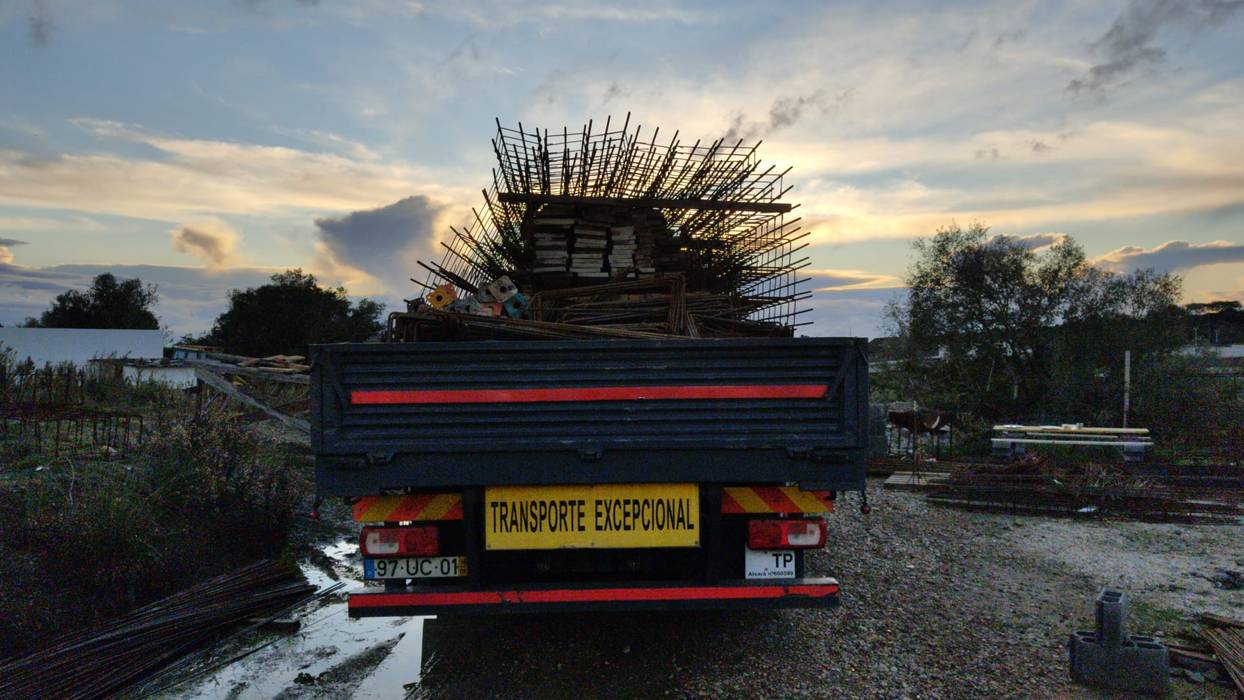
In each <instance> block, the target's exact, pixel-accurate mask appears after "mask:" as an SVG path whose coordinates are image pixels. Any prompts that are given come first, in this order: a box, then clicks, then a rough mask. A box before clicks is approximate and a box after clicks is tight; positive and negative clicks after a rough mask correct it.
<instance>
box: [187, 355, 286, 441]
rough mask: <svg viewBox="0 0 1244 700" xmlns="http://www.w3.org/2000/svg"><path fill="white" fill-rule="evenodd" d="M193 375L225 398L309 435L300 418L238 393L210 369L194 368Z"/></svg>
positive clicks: (227, 381) (235, 388) (236, 389)
mask: <svg viewBox="0 0 1244 700" xmlns="http://www.w3.org/2000/svg"><path fill="white" fill-rule="evenodd" d="M194 374H195V376H196V377H198V379H199V381H201V382H203V383H204V384H206V385H208V386H210V387H211V388H213V389H215V390H216V391H219V392H220V393H222V394H224V395H225V396H227V397H229V398H231V399H233V400H235V401H237V402H239V403H243V404H246V405H247V406H250V407H251V408H255V409H258V410H260V411H263V412H264V413H266V414H268V415H269V416H272V417H273V418H275V419H277V420H279V421H281V422H282V423H284V424H285V425H287V426H289V427H291V428H293V429H295V430H299V431H301V432H303V433H306V434H308V435H310V434H311V423H309V422H308V421H305V420H303V419H301V418H295V417H293V416H291V415H288V414H285V413H282V412H280V411H278V410H276V409H275V408H272V407H271V406H269V405H268V404H266V403H264V402H262V401H260V400H259V399H257V398H255V397H253V396H250V395H248V394H245V393H243V392H241V391H239V390H238V388H237V387H236V386H234V385H233V384H232V383H230V382H229V380H227V379H225V378H224V377H222V376H220V375H219V374H216V373H215V372H213V371H211V370H210V369H207V368H206V367H195V368H194Z"/></svg>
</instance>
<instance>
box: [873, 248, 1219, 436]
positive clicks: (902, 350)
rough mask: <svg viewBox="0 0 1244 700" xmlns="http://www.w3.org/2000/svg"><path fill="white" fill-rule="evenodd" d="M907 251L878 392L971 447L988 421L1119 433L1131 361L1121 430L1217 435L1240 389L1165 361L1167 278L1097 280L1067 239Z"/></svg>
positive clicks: (1174, 334) (1173, 342)
mask: <svg viewBox="0 0 1244 700" xmlns="http://www.w3.org/2000/svg"><path fill="white" fill-rule="evenodd" d="M913 247H914V251H915V253H916V259H915V261H914V262H913V263H912V265H911V267H910V269H909V270H908V275H907V280H906V281H907V286H908V289H909V291H908V294H907V298H906V299H905V300H902V301H900V302H898V303H895V304H893V305H892V306H891V307H890V308H889V310H888V312H887V315H888V320H889V322H890V323H891V325H892V326H893V328H894V331H895V333H894V334H895V336H896V338H895V339H894V340H893V341H892V342H890V343H887V344H885V346H884V347H885V350H886V354H887V355H888V357H885V358H882V359H890V360H892V361H893V362H894V364H893V368H894V371H891V372H887V373H884V374H883V375H882V376H879V377H877V380H876V384H877V386H878V390H879V393H880V394H881V395H883V396H887V397H889V398H896V399H915V400H917V401H919V402H920V403H921V404H922V405H925V406H930V407H935V408H942V409H949V410H956V411H960V412H962V414H963V415H964V419H965V420H964V422H965V423H966V424H967V426H968V428H969V429H968V430H967V431H966V432H967V433H969V434H968V435H967V436H966V437H968V438H969V444H970V438H971V433H972V432H977V433H983V432H984V431H985V430H987V429H988V427H989V426H990V425H992V424H994V423H997V422H1042V423H1051V422H1053V423H1064V422H1082V423H1086V424H1095V425H1120V424H1121V423H1122V421H1123V415H1122V412H1123V408H1122V406H1123V400H1122V399H1123V383H1124V382H1123V372H1124V360H1123V358H1124V352H1125V351H1130V352H1131V358H1132V407H1131V411H1130V416H1129V419H1130V423H1131V424H1132V425H1143V426H1146V427H1149V428H1151V429H1153V430H1154V431H1155V437H1158V438H1159V444H1162V441H1163V439H1165V440H1166V444H1167V445H1176V444H1178V445H1184V446H1187V447H1190V448H1191V447H1193V446H1195V447H1196V448H1197V449H1200V450H1202V451H1204V450H1205V449H1210V448H1212V446H1213V445H1214V444H1216V443H1215V442H1214V441H1215V440H1217V439H1219V438H1220V437H1221V436H1223V435H1224V434H1225V431H1227V430H1229V423H1230V420H1229V416H1230V414H1231V412H1232V411H1238V410H1239V407H1240V403H1239V392H1238V391H1236V390H1235V388H1234V385H1232V384H1230V383H1222V382H1217V381H1215V380H1213V379H1210V378H1208V377H1207V376H1206V374H1205V373H1204V372H1203V371H1202V369H1203V368H1202V367H1201V366H1200V365H1198V363H1197V361H1196V360H1194V359H1190V358H1185V357H1181V356H1179V355H1178V354H1177V352H1176V351H1177V350H1178V349H1179V348H1180V347H1181V346H1183V345H1185V344H1186V343H1187V337H1188V331H1187V326H1186V325H1185V319H1186V318H1187V316H1188V312H1187V311H1185V310H1183V309H1181V308H1180V307H1179V306H1178V301H1179V296H1180V290H1181V282H1180V279H1179V278H1178V277H1176V276H1174V275H1170V274H1159V273H1156V272H1153V271H1149V270H1142V271H1137V272H1133V273H1130V274H1116V273H1112V272H1108V271H1105V270H1102V269H1100V268H1097V267H1095V266H1093V265H1092V264H1090V263H1089V261H1088V259H1087V257H1086V256H1085V254H1084V250H1083V249H1082V248H1081V247H1080V246H1079V245H1078V244H1077V243H1076V242H1075V241H1074V240H1072V239H1071V238H1064V239H1063V240H1061V241H1059V242H1057V243H1055V244H1054V245H1052V246H1049V247H1046V248H1044V249H1040V250H1033V249H1031V248H1030V247H1028V246H1025V245H1024V244H1023V242H1022V241H1020V240H1017V239H1014V238H1009V237H1002V236H996V237H991V236H990V235H989V230H988V229H987V228H986V227H984V226H981V225H979V224H977V225H974V226H972V227H970V228H967V229H963V228H960V227H958V226H951V227H948V228H944V229H941V230H939V231H938V232H937V234H936V235H935V236H934V237H933V238H931V239H927V240H920V241H917V242H916V243H915V244H914V246H913ZM1175 411H1178V413H1176V412H1175ZM1236 415H1238V413H1237V414H1236ZM1189 416H1195V418H1190V417H1189ZM973 429H974V430H973ZM978 437H979V436H978ZM1194 443H1195V445H1194ZM982 444H983V443H982Z"/></svg>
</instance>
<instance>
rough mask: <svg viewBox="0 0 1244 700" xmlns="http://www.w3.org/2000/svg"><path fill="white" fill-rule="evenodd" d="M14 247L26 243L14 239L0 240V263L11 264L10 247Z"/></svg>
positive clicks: (11, 254)
mask: <svg viewBox="0 0 1244 700" xmlns="http://www.w3.org/2000/svg"><path fill="white" fill-rule="evenodd" d="M15 245H26V241H19V240H17V239H16V238H0V263H11V262H13V251H12V247H13V246H15Z"/></svg>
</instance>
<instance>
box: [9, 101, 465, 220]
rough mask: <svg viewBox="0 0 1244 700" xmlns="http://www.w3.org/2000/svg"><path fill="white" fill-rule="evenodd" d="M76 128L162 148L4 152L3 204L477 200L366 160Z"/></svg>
mask: <svg viewBox="0 0 1244 700" xmlns="http://www.w3.org/2000/svg"><path fill="white" fill-rule="evenodd" d="M74 123H75V124H76V125H77V126H79V127H81V128H84V129H87V130H89V131H91V132H92V133H93V134H94V135H95V136H97V137H99V138H100V139H102V140H104V141H105V142H107V141H121V142H132V143H140V144H143V145H145V146H149V147H150V148H151V149H154V153H153V154H151V155H148V156H144V157H137V156H134V157H131V156H122V155H113V154H107V153H62V154H55V155H51V156H45V155H39V154H34V153H28V152H23V151H17V150H4V149H3V148H0V204H5V203H7V204H13V205H17V206H23V207H44V208H48V209H68V210H73V211H87V212H95V213H101V214H113V215H118V216H128V217H133V218H139V219H151V220H157V221H171V222H179V221H187V220H192V219H197V218H201V217H203V216H221V215H228V214H245V215H271V214H302V213H305V212H307V211H308V210H310V211H316V212H321V213H323V212H347V211H351V210H356V209H361V208H364V207H367V206H372V205H374V203H375V202H377V201H385V200H388V201H393V200H396V199H398V198H399V197H402V196H403V195H404V194H406V193H408V192H410V191H411V190H412V189H419V190H420V191H422V192H425V193H428V194H429V195H430V196H437V197H438V198H440V199H445V200H449V201H472V200H473V199H474V196H472V193H473V192H474V191H475V190H474V184H476V183H475V182H472V183H471V186H470V187H468V186H467V185H466V183H464V184H463V185H462V186H460V187H455V186H452V185H446V184H443V183H444V182H445V181H446V179H447V178H445V177H443V176H442V177H437V176H436V175H433V174H432V173H431V172H430V171H427V170H424V169H421V168H417V167H413V166H409V165H406V164H403V163H393V162H386V161H380V160H376V159H371V158H367V157H359V156H360V155H364V154H355V156H353V157H351V156H349V155H342V154H337V153H324V152H313V151H305V150H300V149H296V148H287V147H283V146H264V145H256V144H250V143H236V142H230V141H210V140H202V139H184V138H171V137H166V136H161V135H158V134H152V133H150V132H148V131H146V130H144V129H142V128H141V127H137V126H134V125H130V124H122V123H117V122H108V121H100V120H94V119H77V120H74Z"/></svg>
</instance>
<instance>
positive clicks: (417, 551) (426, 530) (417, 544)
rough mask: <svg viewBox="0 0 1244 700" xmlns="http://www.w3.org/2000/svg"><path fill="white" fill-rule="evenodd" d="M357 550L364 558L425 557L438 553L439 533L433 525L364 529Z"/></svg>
mask: <svg viewBox="0 0 1244 700" xmlns="http://www.w3.org/2000/svg"><path fill="white" fill-rule="evenodd" d="M359 549H361V550H362V551H363V556H365V557H426V556H431V555H434V554H438V553H439V552H440V533H439V532H438V531H437V529H436V526H435V525H428V526H424V527H365V528H363V532H362V533H361V534H360V535H359Z"/></svg>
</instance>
